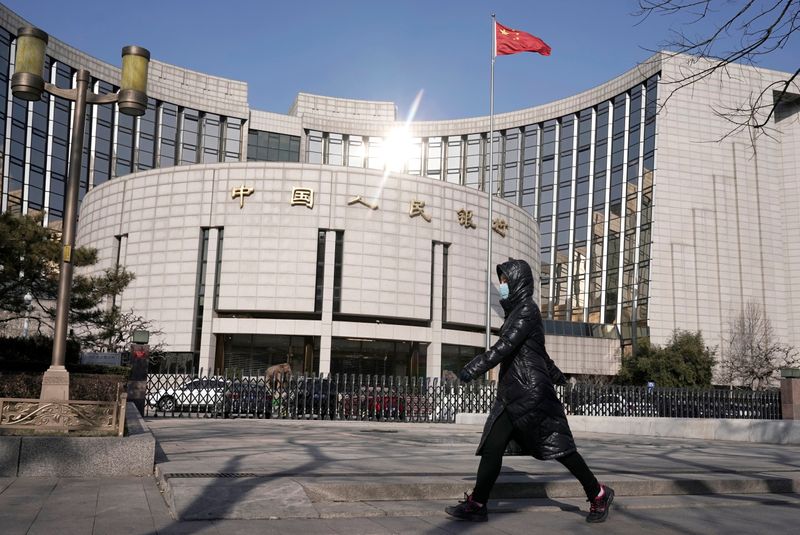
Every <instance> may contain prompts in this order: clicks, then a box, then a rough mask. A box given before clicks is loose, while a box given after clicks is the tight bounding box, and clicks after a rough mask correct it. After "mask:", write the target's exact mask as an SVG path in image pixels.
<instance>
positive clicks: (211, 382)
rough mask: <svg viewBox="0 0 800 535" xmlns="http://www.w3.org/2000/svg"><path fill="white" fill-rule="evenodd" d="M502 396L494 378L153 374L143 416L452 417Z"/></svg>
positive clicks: (433, 419)
mask: <svg viewBox="0 0 800 535" xmlns="http://www.w3.org/2000/svg"><path fill="white" fill-rule="evenodd" d="M496 394H497V391H496V386H495V384H494V382H488V381H474V382H471V383H469V384H463V383H460V382H459V381H445V380H441V379H438V378H428V379H426V378H416V377H392V376H376V375H338V374H332V375H328V376H308V377H306V376H291V375H275V376H272V377H268V376H264V375H242V374H237V373H233V372H231V373H226V374H223V375H214V376H204V375H202V373H200V374H155V375H150V376H149V378H148V383H147V397H146V401H147V402H146V408H145V414H146V415H148V416H194V417H209V418H237V417H255V418H291V419H303V418H308V419H310V418H317V419H326V420H382V421H402V422H442V423H448V422H449V423H452V422H455V417H456V414H458V413H460V412H487V411H488V410H489V408H491V405H492V402H493V401H494V399H495V397H496Z"/></svg>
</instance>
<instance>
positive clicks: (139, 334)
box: [131, 330, 150, 344]
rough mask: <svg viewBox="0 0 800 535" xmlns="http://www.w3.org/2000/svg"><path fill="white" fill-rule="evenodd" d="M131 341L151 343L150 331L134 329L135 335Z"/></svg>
mask: <svg viewBox="0 0 800 535" xmlns="http://www.w3.org/2000/svg"><path fill="white" fill-rule="evenodd" d="M131 341H132V342H133V343H134V344H147V343H150V331H142V330H136V331H133V336H132V340H131Z"/></svg>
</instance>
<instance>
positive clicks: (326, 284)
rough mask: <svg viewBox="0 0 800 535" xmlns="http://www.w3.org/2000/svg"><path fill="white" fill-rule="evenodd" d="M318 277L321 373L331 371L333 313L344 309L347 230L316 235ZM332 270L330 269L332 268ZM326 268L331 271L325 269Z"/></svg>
mask: <svg viewBox="0 0 800 535" xmlns="http://www.w3.org/2000/svg"><path fill="white" fill-rule="evenodd" d="M317 236H318V238H317V276H316V296H315V297H316V298H315V304H314V311H315V312H320V313H321V314H322V324H321V327H322V328H321V332H320V352H319V368H318V370H317V371H318V372H319V373H330V372H331V349H332V347H333V338H332V336H333V314H334V313H336V312H339V311H340V309H341V293H342V257H343V256H344V252H343V249H344V231H343V230H336V231H332V230H329V229H319V232H318V234H317ZM331 266H332V267H333V269H330V267H331ZM326 267H327V268H328V269H326Z"/></svg>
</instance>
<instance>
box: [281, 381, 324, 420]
mask: <svg viewBox="0 0 800 535" xmlns="http://www.w3.org/2000/svg"><path fill="white" fill-rule="evenodd" d="M283 388H284V390H283V392H284V394H283V395H282V396H281V395H279V396H278V397H279V398H280V399H279V400H278V405H279V406H282V407H285V408H286V409H287V410H288V411H289V413H290V414H292V415H295V414H296V415H300V416H307V417H310V418H314V417H316V418H327V419H334V418H335V417H336V409H337V404H338V398H339V394H338V389H337V385H336V382H335V381H332V380H331V379H329V378H324V379H323V378H319V377H297V378H291V379H290V380H289V381H286V382H285V383H284V385H283Z"/></svg>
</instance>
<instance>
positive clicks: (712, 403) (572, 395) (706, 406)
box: [556, 384, 781, 420]
mask: <svg viewBox="0 0 800 535" xmlns="http://www.w3.org/2000/svg"><path fill="white" fill-rule="evenodd" d="M556 390H557V393H558V395H559V398H560V399H561V401H562V403H563V404H564V409H565V410H566V411H567V414H575V415H586V416H650V417H664V418H739V419H761V420H779V419H781V397H780V391H779V390H764V391H752V390H730V389H725V390H722V389H695V388H647V387H642V386H608V385H604V386H594V385H586V384H575V385H571V384H568V385H564V386H559V387H557V389H556Z"/></svg>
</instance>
